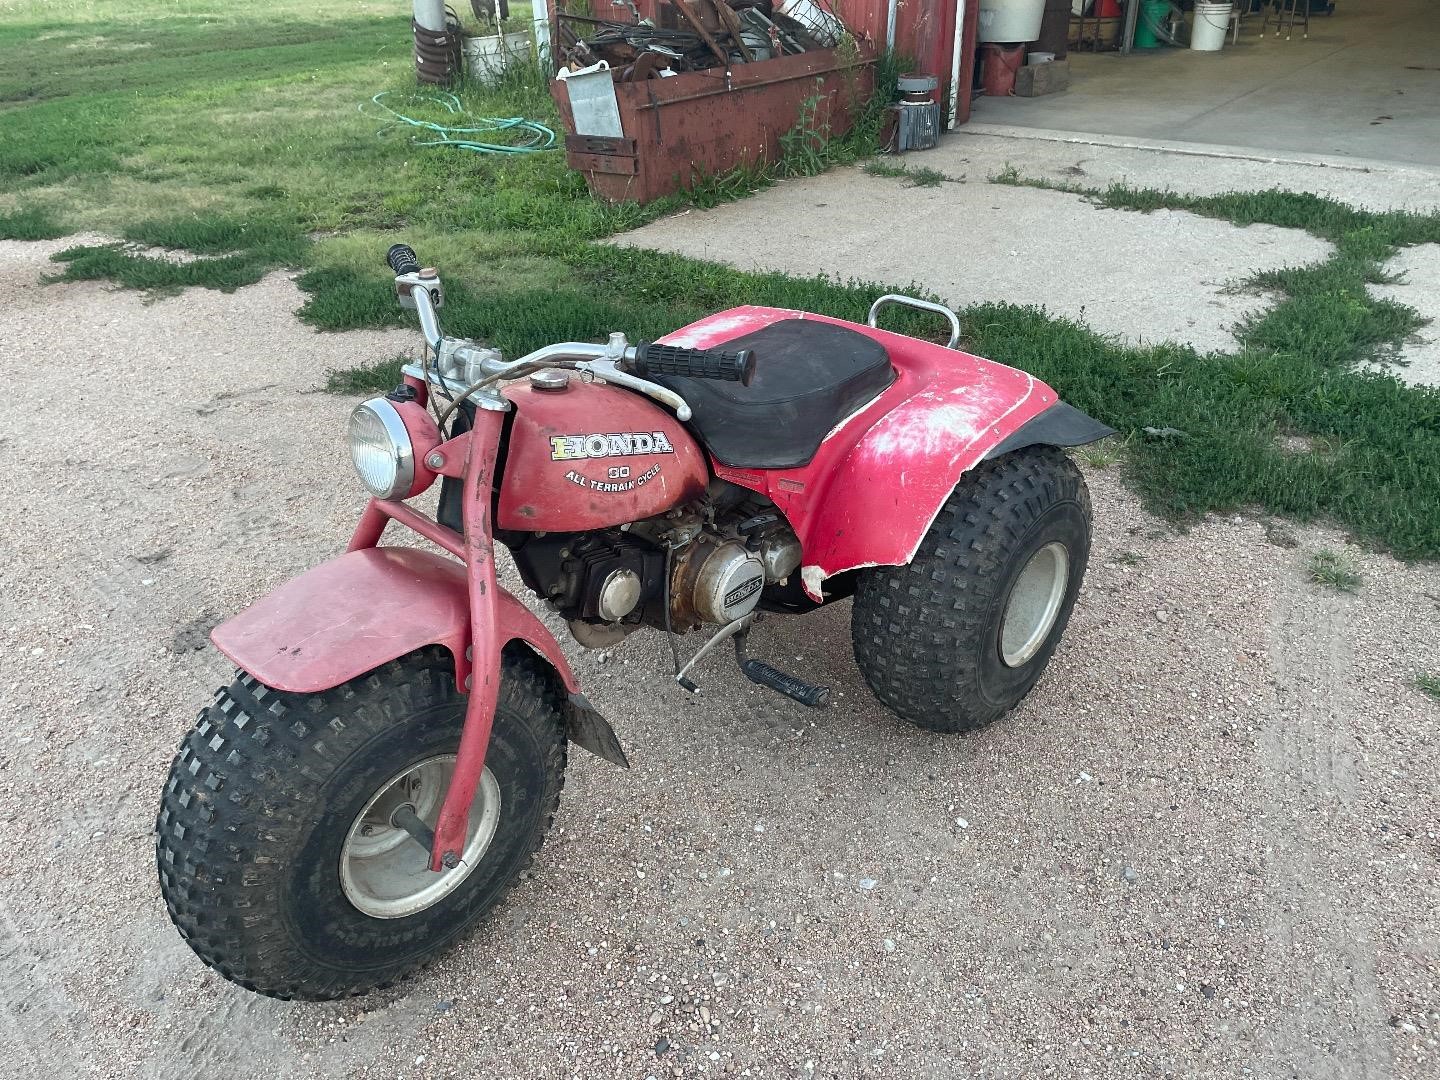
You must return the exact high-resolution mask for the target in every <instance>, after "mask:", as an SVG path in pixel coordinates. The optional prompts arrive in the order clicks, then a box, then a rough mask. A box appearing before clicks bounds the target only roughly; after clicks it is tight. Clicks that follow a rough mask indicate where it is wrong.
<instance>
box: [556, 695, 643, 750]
mask: <svg viewBox="0 0 1440 1080" xmlns="http://www.w3.org/2000/svg"><path fill="white" fill-rule="evenodd" d="M565 734H566V735H567V736H568V737H569V739H570V741H571V742H573V743H574V744H575V745H576V746H578V747H580V748H581V749H582V750H589V751H590V753H592V754H594V755H595V756H596V757H598V758H604V759H605V760H606V761H609V762H612V763H614V764H616V765H619V766H620V767H621V768H622V769H628V768H630V761H629V759H628V758H626V757H625V750H624V749H623V748H622V747H621V745H620V739H619V738H618V737H617V736H616V734H615V729H614V728H612V727H611V726H610V721H609V720H606V719H605V717H603V716H601V715H600V713H599V712H597V711H596V709H595V706H594V705H591V704H590V699H589V698H587V697H586V696H585V695H584V694H581V693H574V694H571V695H570V709H569V715H568V716H567V718H566V723H565Z"/></svg>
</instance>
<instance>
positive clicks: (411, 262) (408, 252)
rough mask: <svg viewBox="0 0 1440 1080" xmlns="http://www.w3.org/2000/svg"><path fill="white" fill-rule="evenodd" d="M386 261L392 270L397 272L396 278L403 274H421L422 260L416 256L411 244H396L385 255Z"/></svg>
mask: <svg viewBox="0 0 1440 1080" xmlns="http://www.w3.org/2000/svg"><path fill="white" fill-rule="evenodd" d="M385 261H386V262H387V263H389V264H390V269H391V270H394V271H395V276H396V277H400V276H401V275H403V274H418V273H419V272H420V260H419V258H418V257H417V256H416V254H415V249H414V248H412V247H411V246H410V245H409V244H395V245H394V246H392V247H391V248H390V250H389V251H387V252H386V253H385Z"/></svg>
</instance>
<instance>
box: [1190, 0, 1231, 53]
mask: <svg viewBox="0 0 1440 1080" xmlns="http://www.w3.org/2000/svg"><path fill="white" fill-rule="evenodd" d="M1229 30H1230V5H1229V4H1228V3H1226V4H1208V3H1204V2H1201V3H1197V4H1196V5H1195V21H1194V22H1193V23H1192V24H1191V26H1190V48H1192V49H1194V50H1195V51H1196V52H1219V51H1220V50H1221V49H1222V48H1224V46H1225V35H1226V34H1227V33H1228V32H1229Z"/></svg>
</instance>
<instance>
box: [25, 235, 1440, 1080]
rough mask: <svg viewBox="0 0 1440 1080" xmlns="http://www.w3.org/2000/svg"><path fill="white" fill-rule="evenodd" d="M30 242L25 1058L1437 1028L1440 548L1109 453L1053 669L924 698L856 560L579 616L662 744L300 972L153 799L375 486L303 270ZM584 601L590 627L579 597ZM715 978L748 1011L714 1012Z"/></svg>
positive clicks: (996, 1056) (1318, 1051)
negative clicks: (781, 601) (58, 254)
mask: <svg viewBox="0 0 1440 1080" xmlns="http://www.w3.org/2000/svg"><path fill="white" fill-rule="evenodd" d="M66 243H68V242H56V243H43V244H20V243H4V244H0V290H3V294H4V295H5V296H6V298H7V302H6V304H5V305H4V307H3V309H0V342H3V343H4V346H5V352H6V359H7V363H8V367H9V369H10V370H11V372H12V377H11V386H12V390H11V392H10V393H9V394H8V395H7V396H6V398H5V400H4V402H3V404H0V411H3V421H0V448H3V458H4V461H5V462H6V464H7V468H6V470H5V471H6V475H7V479H8V484H9V491H10V494H9V497H10V506H11V510H10V511H9V512H8V513H7V514H6V515H5V516H4V518H3V520H0V548H3V567H4V569H3V573H4V586H5V587H4V589H3V593H0V634H3V639H0V640H3V654H0V656H3V660H0V663H3V675H0V716H3V717H4V719H5V723H4V724H3V725H0V1006H3V1009H4V1012H5V1015H4V1017H3V1019H0V1053H3V1054H4V1061H5V1064H4V1066H3V1067H0V1072H4V1073H5V1075H7V1076H11V1077H15V1078H16V1080H29V1078H41V1077H43V1078H47V1080H49V1078H52V1077H56V1076H64V1077H69V1076H82V1077H90V1076H101V1077H147V1078H148V1077H154V1078H162V1077H163V1078H166V1080H174V1078H188V1077H211V1076H216V1075H226V1076H234V1077H257V1078H258V1077H265V1078H282V1077H374V1078H385V1080H391V1078H396V1080H398V1078H401V1077H471V1076H477V1075H492V1076H497V1077H547V1078H549V1077H554V1078H560V1077H582V1078H586V1080H588V1078H592V1077H612V1076H613V1077H626V1078H629V1077H635V1078H642V1080H643V1078H645V1077H651V1076H654V1077H664V1076H671V1075H674V1076H691V1075H706V1076H712V1075H713V1076H720V1075H724V1076H754V1077H760V1076H765V1077H799V1078H805V1080H809V1078H813V1077H862V1076H868V1077H917V1076H939V1077H961V1076H963V1077H981V1076H983V1077H993V1078H1002V1077H1015V1078H1021V1077H1023V1078H1027V1080H1028V1078H1034V1077H1044V1076H1056V1077H1072V1076H1081V1075H1090V1076H1127V1077H1131V1076H1134V1077H1162V1076H1164V1077H1170V1076H1175V1077H1242V1076H1248V1077H1262V1078H1268V1077H1273V1078H1277V1080H1278V1078H1282V1077H1285V1078H1289V1077H1300V1078H1305V1080H1319V1078H1329V1077H1365V1078H1371V1080H1381V1078H1390V1077H1394V1078H1399V1080H1420V1078H1432V1077H1434V1076H1435V1075H1436V1073H1437V1062H1440V1048H1437V1039H1440V873H1437V871H1440V820H1437V802H1436V798H1435V790H1436V778H1437V776H1440V738H1437V730H1440V703H1437V702H1434V701H1432V700H1430V699H1428V698H1426V697H1424V696H1423V695H1422V694H1420V693H1419V692H1418V691H1417V690H1416V689H1415V688H1414V686H1413V679H1414V676H1415V674H1416V672H1417V671H1420V670H1432V671H1433V670H1435V669H1436V668H1437V667H1440V648H1437V645H1436V642H1437V640H1440V567H1436V566H1434V565H1413V566H1407V565H1401V564H1398V563H1396V562H1394V561H1393V560H1391V559H1389V558H1388V557H1384V556H1379V555H1374V554H1369V553H1366V552H1363V551H1359V550H1354V551H1353V554H1354V557H1355V559H1356V561H1357V563H1358V565H1359V567H1360V570H1361V573H1362V574H1363V576H1364V582H1363V584H1362V586H1361V587H1360V589H1359V591H1358V592H1357V593H1355V594H1354V595H1338V594H1332V593H1328V592H1326V591H1323V590H1321V589H1320V588H1318V587H1316V586H1314V585H1311V584H1310V583H1309V582H1308V581H1307V580H1306V575H1305V571H1304V565H1305V560H1306V557H1307V553H1309V552H1311V551H1313V550H1315V549H1316V548H1318V547H1321V546H1328V547H1333V548H1343V547H1345V540H1344V538H1343V537H1342V536H1341V535H1339V534H1338V533H1335V532H1333V531H1330V530H1327V529H1324V528H1312V527H1294V526H1290V525H1286V524H1284V523H1277V522H1275V521H1272V520H1268V519H1264V518H1259V517H1250V516H1245V515H1241V516H1238V517H1227V518H1224V519H1212V520H1209V521H1207V522H1205V523H1204V524H1202V525H1201V526H1199V527H1197V528H1194V529H1192V530H1191V531H1189V532H1187V533H1183V534H1181V533H1177V532H1175V531H1174V530H1173V529H1171V528H1170V527H1168V526H1167V525H1166V524H1164V523H1162V522H1160V521H1158V520H1156V519H1154V518H1152V517H1150V516H1148V515H1147V514H1146V513H1144V512H1143V511H1142V510H1141V509H1140V508H1139V506H1138V505H1137V503H1136V500H1135V499H1134V497H1133V496H1132V495H1131V494H1130V493H1129V491H1128V490H1127V489H1126V488H1125V486H1124V485H1123V483H1122V482H1121V477H1120V476H1119V475H1117V473H1116V472H1115V471H1114V470H1095V469H1092V470H1089V481H1090V484H1091V490H1092V493H1093V496H1094V502H1095V551H1094V555H1093V557H1092V563H1091V568H1090V573H1089V575H1088V577H1087V579H1086V584H1085V588H1084V592H1083V593H1082V595H1081V598H1080V602H1079V605H1078V607H1077V609H1076V613H1075V617H1074V619H1073V621H1072V623H1071V626H1070V629H1069V632H1068V634H1067V637H1066V639H1065V641H1064V643H1063V645H1062V647H1061V649H1060V651H1059V653H1058V655H1057V656H1056V658H1055V661H1054V663H1053V664H1052V665H1051V668H1050V670H1049V672H1048V673H1047V675H1046V676H1045V678H1044V680H1043V681H1042V682H1041V684H1040V686H1039V687H1038V688H1037V690H1036V691H1035V692H1034V693H1033V694H1032V695H1031V697H1030V698H1029V699H1028V700H1027V701H1026V702H1025V703H1024V704H1023V705H1022V706H1021V708H1020V709H1018V710H1017V711H1016V712H1015V713H1014V714H1013V715H1011V716H1010V717H1008V718H1007V719H1005V720H1004V721H1002V722H1000V723H998V724H997V725H995V726H993V727H992V728H990V729H988V730H986V731H984V732H982V733H980V734H978V735H975V736H972V737H968V738H953V737H952V738H946V737H939V736H932V735H928V734H924V733H921V732H918V731H916V730H913V729H911V728H909V727H907V726H906V725H904V724H901V723H899V722H897V721H895V720H893V719H892V718H890V717H889V716H888V715H887V714H886V713H885V712H884V711H883V710H882V709H881V708H880V707H879V706H878V705H877V704H876V703H875V701H874V700H873V699H872V698H871V697H870V695H869V694H868V692H867V691H866V689H865V687H864V686H863V684H862V683H861V681H860V679H859V676H858V674H857V672H856V670H855V667H854V664H853V662H852V660H851V657H850V652H849V643H848V625H847V620H848V616H849V610H848V609H849V605H848V604H840V605H836V606H835V607H833V608H827V609H826V610H825V611H823V612H821V613H819V614H817V615H814V616H811V617H809V618H808V620H807V621H805V622H795V621H787V620H783V619H778V618H777V619H772V620H771V621H769V622H767V623H764V624H762V626H761V627H760V628H759V629H758V630H757V631H756V635H755V639H756V640H755V642H754V645H755V647H754V648H753V650H752V652H753V653H755V654H757V655H767V656H768V657H769V658H770V659H772V660H774V661H775V662H776V663H778V664H780V665H781V666H789V667H792V668H795V669H797V670H801V671H803V672H806V673H808V674H810V675H811V677H812V678H815V679H817V680H818V681H823V682H827V683H830V684H831V685H832V686H833V687H834V688H835V699H836V700H835V704H834V705H833V706H832V707H831V708H830V709H828V710H827V711H824V712H821V713H814V712H809V711H806V710H804V709H802V708H801V707H800V706H798V705H792V704H791V703H789V702H787V701H785V700H784V699H782V698H779V697H777V696H775V695H773V694H770V693H768V692H766V691H763V690H760V689H759V688H756V687H752V686H750V685H749V684H747V683H745V682H744V681H743V679H742V678H741V677H740V676H739V675H738V673H736V672H735V671H734V670H733V666H730V665H728V664H727V663H726V662H725V661H724V660H723V659H716V660H714V661H712V662H710V663H708V664H707V665H706V666H705V668H704V669H703V671H702V675H703V678H702V682H703V686H704V694H703V696H702V698H701V699H699V700H698V701H697V700H691V699H689V698H688V697H687V696H686V695H685V694H684V693H683V692H682V691H680V690H679V689H678V688H675V687H674V686H673V685H671V684H669V683H668V682H667V679H666V670H667V668H666V658H665V652H664V643H663V641H662V640H661V639H660V638H659V637H658V635H643V634H642V635H637V636H636V637H634V638H631V639H630V640H629V641H628V642H627V643H626V644H625V645H624V646H623V647H622V648H620V649H619V650H617V651H616V652H615V654H614V655H613V656H612V657H610V658H609V659H608V662H605V663H602V662H601V657H600V656H599V655H597V654H593V653H592V654H584V655H581V654H580V650H578V649H574V650H572V651H573V652H574V653H575V655H576V662H577V670H578V671H579V672H580V674H581V677H582V679H583V681H584V682H585V683H586V684H587V692H588V693H589V694H590V696H591V697H592V699H593V700H594V701H595V703H596V704H597V706H598V707H599V708H600V709H601V710H602V711H603V712H604V713H606V714H607V715H608V716H609V717H611V718H612V719H613V721H614V722H615V725H616V727H617V729H618V731H619V732H620V735H621V737H622V739H623V740H624V742H625V743H626V745H627V747H628V748H629V752H630V755H631V759H632V761H633V763H634V768H633V769H632V770H631V771H630V772H622V771H620V770H618V769H615V768H614V767H612V766H609V765H606V764H604V763H603V762H599V761H597V760H594V759H591V758H588V757H587V756H585V755H583V754H577V755H575V757H574V758H573V759H572V760H573V766H572V769H571V773H570V779H569V785H568V787H567V788H566V792H565V797H564V799H563V801H562V804H561V812H560V816H559V818H558V819H557V828H556V831H555V833H554V834H553V835H552V837H551V840H550V842H549V844H548V845H547V847H546V848H545V850H544V852H543V853H542V855H541V857H540V859H539V861H538V863H537V866H536V869H535V871H534V873H533V875H532V876H531V878H530V879H529V880H527V881H526V882H524V883H522V884H521V885H520V886H519V887H517V888H516V889H515V890H514V891H513V892H512V893H511V894H510V896H509V898H508V899H507V900H506V902H505V904H504V905H503V907H502V908H500V909H499V910H498V911H497V912H496V913H495V915H494V917H493V918H492V919H491V920H490V921H489V922H488V923H487V924H486V925H485V926H484V927H483V928H481V929H480V930H479V931H478V932H477V933H476V934H475V935H474V936H473V937H471V938H470V939H469V940H468V941H466V942H465V944H464V945H462V946H461V947H460V948H459V949H458V950H457V951H455V952H454V953H452V954H450V955H449V956H448V957H446V958H445V959H444V960H443V961H441V962H439V963H438V964H436V965H435V966H433V967H432V968H431V969H429V970H428V971H426V972H425V973H423V974H422V975H420V976H419V977H418V978H416V979H415V980H414V981H412V982H410V983H409V984H407V985H405V986H404V987H402V988H400V989H398V990H395V991H392V992H387V993H383V994H377V995H373V996H371V997H368V998H365V999H362V1000H358V1001H352V1002H347V1003H341V1004H329V1005H314V1004H287V1003H282V1002H276V1001H271V1000H267V999H264V998H260V997H256V996H254V995H252V994H249V993H247V992H246V991H243V990H240V989H238V988H236V987H234V986H231V985H229V984H227V983H226V982H224V981H223V980H222V979H220V978H219V977H218V976H216V975H213V974H211V973H209V972H208V971H207V970H206V969H205V968H204V967H202V966H201V964H200V963H199V961H198V960H196V959H195V957H194V956H193V955H192V954H191V952H190V950H189V949H188V947H187V946H186V945H185V944H184V943H183V942H182V941H181V940H180V938H179V937H178V935H176V933H175V932H174V931H173V930H172V929H171V927H170V925H169V923H168V921H167V918H166V915H165V912H164V909H163V906H162V904H161V901H160V898H159V895H158V890H157V886H156V881H155V872H154V866H153V854H152V840H151V828H152V824H153V819H154V813H155V808H156V805H157V800H158V795H159V791H160V788H161V784H162V781H163V778H164V776H165V773H166V770H167V768H168V767H169V762H170V758H171V755H172V754H173V752H174V750H175V747H176V745H177V743H178V741H179V739H180V737H181V735H182V733H183V732H184V731H185V730H186V728H187V727H188V725H189V724H190V722H191V721H192V719H193V717H194V715H195V713H196V712H197V710H198V709H199V708H200V706H201V705H203V704H204V703H205V702H206V701H207V700H208V698H209V696H210V693H211V691H212V689H213V688H214V687H215V686H217V685H219V684H220V683H222V682H223V681H225V680H226V679H227V678H228V672H227V670H226V667H225V664H224V663H223V662H222V661H221V660H220V659H219V658H218V657H217V656H216V654H214V653H213V652H212V651H210V650H209V649H207V647H206V644H205V634H206V631H207V630H208V628H209V627H210V626H211V625H212V624H213V623H214V622H215V621H216V620H217V619H219V618H221V617H222V616H223V615H224V614H225V613H228V612H232V611H234V610H236V609H237V608H238V607H240V606H242V605H244V604H245V603H247V602H248V601H249V600H250V599H252V598H253V597H255V596H256V595H258V594H259V593H261V592H262V591H263V590H265V589H267V588H268V587H270V586H272V585H274V584H276V583H278V582H280V581H282V580H283V579H285V578H287V577H289V576H291V575H292V574H294V573H295V572H297V571H299V570H301V569H303V568H305V567H308V566H310V565H313V564H315V563H316V562H318V561H320V560H322V559H324V558H326V557H328V556H330V555H331V554H333V553H335V552H336V551H337V550H339V548H340V547H341V546H342V545H343V542H344V539H345V537H346V532H347V529H348V528H349V527H350V525H351V524H352V522H353V519H354V517H355V515H356V513H357V512H358V510H359V508H360V506H361V505H362V491H361V488H360V486H359V484H358V482H357V481H356V480H355V479H354V477H353V475H352V470H351V468H350V466H349V463H348V461H347V460H346V454H345V450H344V445H343V422H344V418H345V415H346V413H347V411H348V410H349V408H350V407H351V404H352V402H351V401H349V400H346V399H343V398H336V397H333V396H329V395H326V394H323V393H319V392H317V391H316V387H317V384H319V383H320V382H322V381H323V378H322V373H323V371H324V370H325V369H326V368H327V367H331V366H347V365H351V364H354V363H356V362H360V361H366V360H373V359H378V358H381V357H385V356H389V355H393V354H394V353H395V352H396V351H398V349H399V348H400V347H402V346H404V345H408V344H409V343H410V342H411V340H412V339H411V335H410V334H409V333H358V334H345V335H318V334H315V333H312V332H311V331H309V330H307V329H306V328H304V327H303V326H302V325H301V324H300V323H299V322H298V321H297V320H296V319H295V318H294V316H293V314H292V313H293V311H294V310H295V309H296V307H297V306H298V303H299V299H300V297H299V294H298V292H297V291H296V289H295V288H294V286H293V285H292V284H291V283H290V282H289V281H288V280H287V279H286V278H285V277H284V276H281V275H275V276H272V277H270V278H268V279H267V280H265V281H264V282H263V283H262V284H260V285H257V286H255V287H252V288H249V289H245V290H243V291H241V292H238V293H236V294H233V295H228V296H227V295H222V294H219V293H211V292H204V291H197V292H192V293H188V294H186V295H184V296H179V297H174V298H170V299H164V300H160V301H158V302H153V303H147V302H146V301H145V299H144V298H142V297H140V296H138V295H136V294H134V293H123V292H114V291H110V290H108V289H106V288H105V287H103V286H100V285H94V284H85V285H73V286H49V287H40V286H39V285H38V284H37V282H38V279H39V277H40V275H41V274H43V273H44V272H45V271H46V270H47V269H48V268H49V264H48V262H47V257H48V255H49V253H50V252H52V251H54V250H56V249H57V248H59V247H62V246H65V244H66ZM567 640H568V639H567ZM706 1020H708V1024H706V1023H704V1021H706Z"/></svg>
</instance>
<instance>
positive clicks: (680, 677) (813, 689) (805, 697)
mask: <svg viewBox="0 0 1440 1080" xmlns="http://www.w3.org/2000/svg"><path fill="white" fill-rule="evenodd" d="M755 618H756V617H755V615H753V614H751V615H746V616H745V617H744V618H743V619H737V620H736V621H735V622H733V623H730V624H729V625H728V626H726V627H724V628H722V629H721V630H720V631H719V632H718V633H716V634H715V636H714V637H712V638H711V639H710V640H709V641H707V642H706V643H705V644H704V645H702V646H701V647H700V649H699V650H698V651H697V652H696V653H695V655H694V656H692V657H691V658H690V662H689V663H687V664H686V665H685V666H684V667H682V668H681V669H680V670H679V671H678V672H676V673H675V681H676V682H677V683H679V684H680V685H681V686H683V687H684V688H685V689H686V690H688V691H690V693H692V694H698V693H699V692H700V687H698V686H697V685H695V683H694V682H693V681H692V680H691V679H690V677H689V676H690V672H692V671H694V670H695V665H696V664H697V663H699V661H700V658H701V657H703V656H704V655H705V654H706V653H708V652H709V651H710V650H711V649H713V648H715V646H716V645H719V644H720V643H721V642H722V641H724V640H725V639H726V638H728V637H733V638H734V639H735V662H736V663H737V664H739V665H740V673H741V674H742V675H744V676H745V677H746V678H747V679H749V680H750V681H751V682H753V683H755V684H756V685H758V686H768V687H769V688H770V689H771V690H778V691H779V692H780V693H782V694H784V695H785V696H786V697H788V698H790V699H791V700H792V701H798V702H799V703H800V704H801V705H809V706H810V707H811V708H812V709H818V708H820V707H822V706H823V705H824V704H825V703H826V702H827V701H829V700H830V688H829V687H828V686H816V685H815V684H814V683H808V682H806V681H805V680H804V679H797V678H796V677H795V676H794V675H787V674H786V673H785V672H783V671H781V670H780V669H779V668H774V667H771V666H770V665H769V664H767V663H765V661H763V660H751V659H750V658H749V657H748V656H746V655H745V642H746V639H748V638H749V637H750V627H751V626H752V625H754V622H755Z"/></svg>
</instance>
